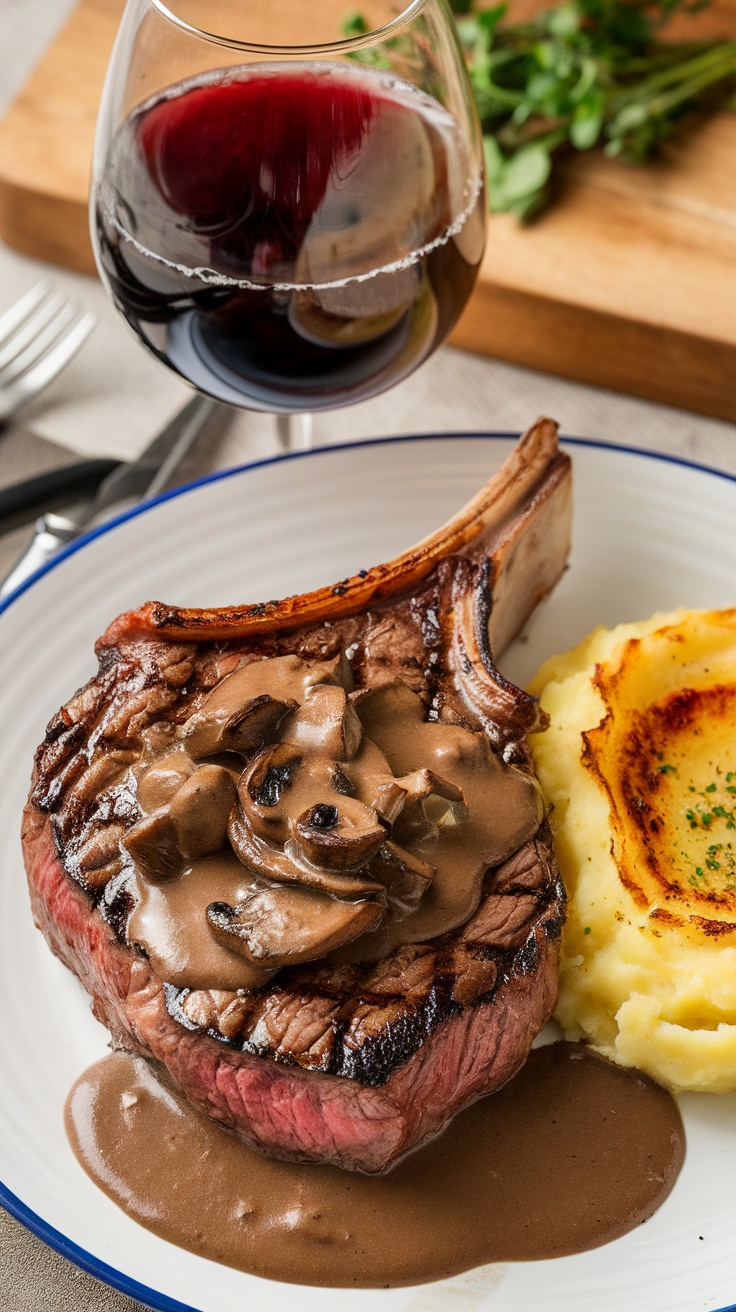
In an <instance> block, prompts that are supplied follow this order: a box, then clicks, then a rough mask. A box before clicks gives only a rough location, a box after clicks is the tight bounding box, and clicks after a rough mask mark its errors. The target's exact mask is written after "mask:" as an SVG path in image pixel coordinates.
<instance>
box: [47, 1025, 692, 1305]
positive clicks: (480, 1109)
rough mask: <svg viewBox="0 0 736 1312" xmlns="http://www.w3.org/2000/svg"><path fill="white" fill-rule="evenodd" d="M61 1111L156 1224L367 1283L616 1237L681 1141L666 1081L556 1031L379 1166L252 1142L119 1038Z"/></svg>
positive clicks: (299, 1270)
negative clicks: (260, 1147)
mask: <svg viewBox="0 0 736 1312" xmlns="http://www.w3.org/2000/svg"><path fill="white" fill-rule="evenodd" d="M66 1120H67V1132H68V1134H69V1139H70V1142H71V1145H72V1147H73V1149H74V1152H75V1153H76V1155H77V1158H78V1160H79V1161H80V1163H81V1164H82V1166H83V1167H84V1169H85V1170H86V1171H87V1173H88V1174H89V1175H90V1176H91V1177H92V1179H93V1180H94V1181H95V1182H96V1184H98V1185H99V1187H100V1188H101V1189H102V1190H104V1192H105V1193H106V1194H108V1195H109V1196H110V1197H111V1198H113V1199H114V1200H115V1202H117V1203H118V1204H119V1205H120V1206H121V1207H122V1208H123V1209H124V1210H125V1211H126V1212H127V1213H128V1214H129V1215H130V1216H133V1217H134V1218H135V1219H136V1220H137V1221H139V1222H140V1223H141V1224H142V1225H144V1226H145V1227H146V1228H147V1229H149V1230H152V1231H153V1232H154V1233H155V1234H158V1235H161V1236H162V1237H163V1238H165V1239H168V1240H170V1241H171V1242H173V1243H175V1244H178V1245H180V1246H181V1247H183V1248H187V1249H189V1250H190V1251H192V1252H195V1253H199V1254H201V1255H202V1256H203V1257H208V1258H211V1259H212V1260H214V1261H216V1262H222V1263H224V1264H226V1265H228V1266H233V1267H237V1268H239V1269H240V1270H243V1271H249V1272H252V1273H254V1274H256V1275H259V1276H267V1277H269V1278H270V1279H273V1280H288V1281H294V1282H296V1283H300V1284H314V1285H332V1286H340V1285H354V1286H363V1287H369V1288H370V1287H374V1288H380V1287H386V1286H391V1285H407V1284H414V1283H420V1282H423V1281H428V1280H438V1279H441V1278H443V1277H446V1276H451V1275H454V1274H456V1273H457V1272H460V1271H465V1270H468V1269H469V1268H471V1267H474V1266H479V1265H482V1264H485V1263H489V1262H508V1261H529V1260H532V1259H539V1258H551V1257H560V1256H563V1255H564V1254H569V1253H578V1252H582V1251H584V1250H586V1249H589V1248H594V1247H596V1246H598V1245H599V1244H603V1243H606V1242H607V1241H609V1240H611V1239H616V1238H618V1237H619V1236H620V1235H623V1234H625V1233H626V1232H627V1231H629V1230H632V1229H633V1228H634V1227H635V1226H637V1225H640V1224H641V1223H642V1222H643V1221H646V1220H647V1218H648V1217H649V1216H651V1215H652V1213H653V1212H654V1211H655V1210H656V1208H657V1207H658V1206H659V1205H660V1203H662V1202H663V1201H664V1199H665V1198H666V1197H667V1195H668V1193H669V1192H670V1190H671V1188H672V1186H673V1184H674V1182H675V1180H676V1178H677V1175H678V1172H679V1170H680V1167H681V1165H682V1162H683V1158H684V1148H685V1145H684V1134H683V1127H682V1121H681V1119H680V1114H679V1111H678V1109H677V1104H676V1102H675V1101H674V1099H673V1098H672V1096H671V1095H670V1094H669V1093H668V1092H667V1091H666V1090H665V1089H663V1088H662V1087H661V1086H660V1085H658V1084H655V1083H654V1082H653V1081H652V1080H650V1079H648V1078H647V1077H646V1076H644V1075H642V1074H640V1073H639V1072H638V1071H629V1070H625V1069H623V1068H622V1067H620V1066H614V1065H612V1064H609V1063H608V1062H607V1061H605V1060H604V1059H603V1058H600V1057H597V1056H595V1055H594V1054H593V1053H592V1052H590V1051H589V1050H588V1049H586V1048H584V1047H583V1046H582V1045H577V1044H570V1043H555V1044H552V1045H549V1046H547V1047H542V1048H537V1049H535V1050H534V1051H533V1052H532V1053H531V1054H530V1056H529V1059H528V1061H527V1063H526V1065H525V1066H524V1068H523V1069H522V1071H521V1072H520V1073H519V1074H518V1075H517V1076H516V1078H515V1079H513V1080H512V1081H511V1082H510V1083H509V1084H507V1085H506V1086H505V1087H504V1088H503V1089H502V1090H500V1092H498V1093H494V1094H491V1095H490V1096H488V1097H486V1098H482V1099H480V1101H478V1102H476V1103H474V1104H473V1105H472V1106H471V1107H467V1108H466V1109H465V1110H464V1111H463V1112H460V1114H459V1115H458V1116H456V1117H455V1119H454V1120H453V1121H452V1122H451V1123H450V1125H449V1126H447V1127H446V1129H445V1130H444V1132H443V1133H442V1134H441V1135H440V1137H439V1138H437V1139H435V1140H433V1141H432V1142H431V1143H429V1144H425V1145H424V1146H423V1147H422V1148H419V1149H418V1150H417V1151H416V1152H414V1153H412V1154H411V1155H410V1156H409V1157H407V1158H405V1159H404V1160H403V1161H401V1162H399V1163H398V1165H397V1166H395V1167H394V1168H393V1170H392V1171H391V1172H390V1173H389V1174H388V1175H384V1176H365V1175H356V1174H354V1173H353V1172H350V1171H341V1170H340V1169H339V1168H338V1167H335V1166H312V1165H295V1164H291V1163H287V1162H280V1161H275V1160H273V1159H271V1158H267V1157H262V1156H260V1155H259V1154H258V1153H257V1152H255V1151H254V1149H252V1148H249V1147H248V1146H247V1145H246V1144H244V1143H242V1142H241V1141H240V1140H238V1139H235V1138H234V1137H233V1136H232V1135H230V1134H228V1133H227V1131H225V1130H223V1129H221V1128H220V1127H219V1126H218V1125H216V1124H215V1123H214V1122H213V1121H210V1120H207V1119H206V1118H204V1117H202V1116H199V1115H198V1114H197V1112H195V1111H194V1110H193V1108H192V1107H191V1106H190V1105H189V1104H188V1103H187V1102H186V1101H185V1099H184V1098H183V1097H182V1096H181V1095H180V1094H179V1093H178V1092H176V1091H175V1090H174V1089H173V1088H172V1087H171V1086H170V1085H168V1084H166V1083H164V1082H162V1081H161V1080H159V1079H158V1078H157V1076H156V1074H154V1072H153V1070H152V1069H151V1067H150V1066H149V1064H148V1063H147V1062H145V1061H143V1060H142V1059H141V1058H135V1057H132V1056H130V1055H128V1054H126V1053H116V1054H115V1055H114V1056H111V1057H106V1058H105V1059H104V1060H103V1061H101V1062H99V1063H98V1065H96V1066H93V1067H92V1068H91V1070H89V1071H87V1072H86V1073H85V1074H84V1075H83V1076H82V1077H81V1079H80V1080H79V1081H78V1082H77V1084H76V1085H75V1087H74V1088H73V1090H72V1092H71V1094H70V1095H69V1099H68V1102H67V1111H66Z"/></svg>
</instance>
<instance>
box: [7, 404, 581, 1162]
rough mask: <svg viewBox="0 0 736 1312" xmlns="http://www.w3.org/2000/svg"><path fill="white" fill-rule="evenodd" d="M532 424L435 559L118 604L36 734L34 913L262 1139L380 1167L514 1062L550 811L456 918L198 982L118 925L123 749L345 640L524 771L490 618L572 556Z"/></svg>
mask: <svg viewBox="0 0 736 1312" xmlns="http://www.w3.org/2000/svg"><path fill="white" fill-rule="evenodd" d="M544 422H545V421H542V423H541V424H540V426H538V427H539V428H540V429H541V428H542V427H543V423H544ZM550 430H551V432H550ZM532 436H534V430H532ZM525 440H526V441H527V444H528V445H529V435H527V439H525ZM535 441H537V443H538V444H539V443H540V442H541V445H542V448H543V454H544V458H543V459H541V463H540V468H539V469H537V470H536V473H535V477H534V478H532V479H531V480H527V481H528V484H529V485H528V486H526V487H524V486H522V487H521V490H520V492H516V493H514V495H515V497H516V499H514V495H512V492H511V491H509V488H511V486H512V484H513V479H511V480H509V479H508V477H507V478H506V482H505V483H504V482H503V480H502V487H501V491H502V494H503V496H502V501H503V505H502V513H501V514H500V516H499V518H498V520H497V522H491V520H488V517H487V516H486V520H488V522H486V521H484V522H483V523H482V524H481V529H477V530H476V532H475V534H474V532H473V531H472V523H473V522H475V521H472V517H471V519H470V520H469V519H468V517H467V515H466V516H465V518H463V516H460V517H458V521H456V522H457V524H458V526H459V528H458V532H457V534H456V539H457V541H456V545H458V546H459V547H460V548H461V549H460V550H459V551H457V552H455V553H450V554H447V555H443V554H442V551H444V550H445V549H446V545H447V544H446V542H445V539H443V540H442V542H443V543H444V545H442V543H441V544H440V546H441V550H440V548H438V553H439V556H440V558H439V559H435V560H434V561H432V560H430V561H429V563H428V565H427V564H426V563H425V564H422V562H421V559H420V557H421V552H420V550H419V549H417V551H416V552H414V553H410V554H409V556H408V557H407V558H405V561H408V562H409V563H408V564H406V563H405V568H404V569H403V572H402V569H398V565H400V564H401V562H396V563H395V564H396V566H397V569H396V571H395V577H393V579H392V575H391V566H383V567H380V568H379V569H378V570H374V571H367V572H365V573H364V574H363V575H361V576H360V577H359V578H358V579H357V580H346V581H344V582H343V583H340V584H338V585H336V586H335V587H334V588H333V589H331V590H329V593H330V596H329V597H327V592H328V590H324V591H323V593H321V594H313V600H312V601H310V598H303V599H301V598H300V599H291V600H290V601H289V602H286V603H281V604H280V608H279V607H277V605H276V603H266V604H265V605H263V606H260V607H249V608H241V609H240V610H238V611H232V612H179V611H176V610H174V609H172V608H170V607H162V606H160V605H159V604H158V603H153V604H151V605H150V606H148V607H144V608H143V609H142V611H140V612H134V613H133V614H132V615H131V616H124V617H121V619H120V620H119V621H116V623H115V624H114V625H113V626H111V629H110V630H108V633H107V634H106V635H105V636H104V637H103V639H101V641H100V643H99V644H98V656H99V662H100V664H99V672H98V674H97V675H96V676H95V677H94V678H93V679H91V680H90V682H89V683H88V684H87V685H86V686H85V687H84V688H82V689H81V690H80V691H79V692H78V693H77V694H76V696H75V697H73V698H72V699H71V700H70V701H69V702H68V703H67V704H66V705H65V706H64V707H62V709H61V710H60V711H59V712H58V714H57V715H56V716H55V717H54V719H53V720H52V721H51V723H50V724H49V727H48V730H47V733H46V737H45V739H44V742H43V743H42V744H41V746H40V747H39V749H38V751H37V754H36V762H35V772H34V780H33V787H32V791H31V796H30V798H29V803H28V807H27V809H26V815H25V821H24V832H23V841H24V850H25V855H26V865H27V869H28V876H29V884H30V889H31V897H32V902H33V908H34V914H35V917H36V921H37V923H38V925H39V927H40V928H41V929H42V931H43V932H44V934H45V935H46V937H47V939H48V940H49V942H50V944H51V946H52V948H53V950H54V951H55V952H56V954H57V955H58V956H59V957H60V958H61V960H63V961H64V962H65V964H66V965H68V966H69V967H70V969H72V970H73V971H75V972H76V973H77V974H78V975H79V977H80V978H81V980H82V982H83V983H84V984H85V987H86V988H87V989H88V991H89V993H90V994H91V996H92V999H93V1009H94V1011H95V1014H96V1015H97V1016H98V1017H99V1019H101V1020H102V1021H103V1022H104V1023H105V1024H106V1025H108V1027H109V1028H110V1030H111V1032H112V1034H113V1038H114V1041H115V1042H116V1043H118V1044H121V1045H123V1046H125V1047H131V1048H133V1049H134V1050H136V1051H139V1052H141V1053H143V1054H145V1055H148V1056H152V1057H154V1058H155V1059H157V1060H159V1061H161V1062H162V1063H164V1065H165V1066H166V1067H167V1068H168V1069H169V1071H170V1072H171V1074H172V1075H173V1076H174V1078H175V1079H176V1080H177V1081H178V1082H179V1083H180V1085H181V1087H182V1088H183V1089H184V1090H185V1092H186V1093H187V1094H188V1096H189V1097H190V1098H191V1100H192V1101H193V1102H194V1103H195V1105H197V1106H198V1107H200V1108H202V1109H203V1110H205V1111H207V1113H208V1114H210V1115H212V1116H214V1117H215V1118H216V1119H218V1120H220V1121H222V1122H223V1124H225V1125H227V1126H229V1127H230V1128H233V1129H235V1130H236V1131H237V1132H238V1133H239V1134H240V1135H241V1136H242V1137H244V1138H246V1139H248V1140H250V1141H251V1142H253V1143H254V1144H256V1146H259V1147H263V1148H264V1149H265V1150H267V1151H269V1152H272V1153H274V1154H276V1155H279V1156H284V1157H292V1158H295V1159H304V1160H329V1161H334V1162H337V1163H338V1164H341V1165H347V1166H350V1167H353V1168H354V1169H359V1170H368V1171H373V1170H382V1169H385V1168H386V1167H387V1166H388V1165H390V1164H391V1162H392V1161H394V1160H395V1158H396V1157H397V1156H398V1155H399V1154H400V1153H402V1152H404V1151H406V1150H407V1149H408V1148H410V1147H412V1146H413V1145H414V1144H416V1143H418V1142H420V1141H421V1140H422V1139H423V1138H425V1137H427V1136H428V1135H429V1134H432V1133H436V1132H437V1130H439V1129H440V1128H441V1126H442V1124H443V1123H444V1121H445V1120H446V1119H447V1117H448V1115H451V1114H452V1113H453V1112H454V1111H455V1110H457V1109H458V1108H459V1107H460V1106H462V1105H464V1104H465V1103H466V1102H467V1101H469V1099H471V1098H473V1097H476V1096H478V1095H479V1094H480V1093H483V1092H487V1091H488V1090H489V1089H491V1088H495V1087H498V1085H500V1084H501V1083H503V1082H504V1081H505V1080H506V1079H508V1078H510V1076H511V1075H513V1074H514V1072H515V1071H516V1070H517V1069H518V1068H519V1066H520V1065H521V1064H522V1062H523V1060H524V1059H525V1057H526V1053H527V1051H528V1048H529V1046H530V1043H531V1041H532V1039H533V1037H534V1034H535V1033H536V1032H537V1031H538V1029H539V1028H540V1027H541V1025H542V1024H543V1023H544V1021H545V1020H546V1019H547V1017H548V1015H549V1014H550V1011H551V1009H552V1006H553V1005H554V1000H555V996H556V963H557V938H558V936H559V932H560V928H561V924H562V918H563V904H564V893H563V890H562V887H561V884H560V881H559V877H558V874H557V870H556V865H555V861H554V856H553V853H552V848H551V843H550V838H549V832H548V830H547V827H546V825H543V826H542V828H541V829H540V830H539V832H538V833H537V835H536V838H535V839H534V840H533V841H532V842H530V843H527V844H526V845H525V846H524V847H523V848H522V849H521V850H520V851H519V852H517V853H516V854H514V855H513V856H512V858H511V859H510V860H507V861H506V862H505V863H504V864H503V865H502V866H500V867H499V868H497V869H496V870H489V871H488V872H487V874H486V877H485V881H484V885H483V891H482V896H481V900H480V904H479V906H478V908H477V910H476V912H475V913H474V914H473V915H472V916H471V918H470V919H469V920H468V921H467V922H466V923H465V924H464V925H463V926H461V927H460V928H459V929H456V930H454V931H453V932H451V933H448V934H445V935H443V936H441V937H439V938H435V939H433V940H431V941H429V942H425V943H414V944H404V945H403V946H400V947H399V948H397V949H395V950H394V951H392V952H391V953H389V954H388V955H387V956H385V957H384V958H382V959H381V960H380V961H378V962H363V963H360V964H351V965H340V966H336V965H330V964H329V962H328V961H325V962H322V963H316V964H312V965H309V966H302V967H301V968H292V969H287V970H282V971H281V972H280V973H279V974H278V975H277V976H276V978H275V979H273V980H272V981H271V983H270V984H268V985H267V986H266V987H264V988H262V989H260V990H258V991H256V992H253V993H247V992H245V991H239V992H227V991H224V990H212V989H210V990H196V991H191V990H187V989H177V988H175V987H173V986H172V985H169V984H167V982H166V981H165V980H161V979H159V978H158V977H157V975H156V974H155V972H154V971H153V969H152V967H151V965H150V963H149V962H148V960H147V958H146V956H145V954H143V953H142V951H141V950H140V949H137V948H136V946H135V944H130V943H128V941H127V939H126V934H125V930H126V924H127V919H128V913H129V911H130V909H131V894H130V885H129V880H128V878H127V873H126V862H125V854H124V851H121V847H120V839H121V838H122V837H123V836H124V834H125V833H126V831H127V830H128V829H129V828H130V826H131V825H132V824H134V823H135V822H136V821H137V820H138V819H139V818H140V815H141V811H140V809H139V807H138V803H137V799H136V795H135V792H134V790H133V789H132V788H131V787H130V785H129V782H128V779H129V776H128V774H127V773H126V772H127V771H128V767H129V766H130V765H131V764H132V763H133V762H135V761H136V760H137V759H138V757H139V756H140V753H141V751H142V748H143V737H142V735H143V734H144V733H145V732H146V731H150V730H152V729H154V730H155V727H156V726H157V725H161V724H162V723H168V724H170V725H180V724H182V723H183V722H184V721H185V720H187V719H188V718H189V717H190V716H191V715H192V714H193V713H194V712H195V711H197V709H198V708H199V706H200V705H201V703H202V702H203V700H204V698H205V696H206V695H207V693H208V692H209V691H210V690H211V689H212V688H214V687H215V686H216V685H217V684H218V683H219V682H220V681H221V680H222V679H223V678H225V677H226V676H227V675H228V674H230V673H232V672H233V670H235V669H236V668H238V667H240V666H241V665H243V664H246V663H249V662H251V661H257V660H262V659H263V658H264V657H272V656H281V655H288V654H296V655H298V656H300V657H301V658H303V659H305V660H327V659H330V658H332V657H333V656H336V655H338V654H339V653H340V652H346V653H347V654H348V656H349V659H350V662H351V668H352V674H353V678H354V681H355V685H356V688H358V689H361V688H376V687H379V686H381V685H382V684H388V683H395V682H397V681H399V682H403V683H406V684H407V685H408V686H409V687H411V688H412V690H413V691H415V692H417V693H418V694H419V695H420V696H421V698H422V700H423V702H424V705H425V707H426V715H427V718H428V719H430V720H432V719H435V720H443V721H449V722H451V723H456V724H460V725H462V726H464V727H466V728H469V729H472V730H476V731H477V730H478V729H479V728H481V727H482V728H483V729H484V730H485V731H486V733H487V734H488V735H489V738H490V740H491V743H492V744H493V746H494V749H495V750H496V751H497V752H499V753H500V754H502V755H503V756H504V759H505V760H506V761H508V762H512V761H513V762H514V763H515V764H518V765H520V766H521V767H522V768H524V769H527V770H529V771H531V769H532V766H531V760H530V756H529V753H528V749H527V747H526V742H525V734H526V731H527V730H528V729H529V728H530V727H532V726H533V725H534V724H535V723H536V722H537V715H538V711H537V707H536V703H535V702H534V700H533V699H531V698H529V697H528V696H526V694H524V693H521V692H520V691H519V690H518V689H516V688H514V687H513V685H510V684H508V683H507V682H506V681H505V680H504V679H503V678H502V677H501V676H500V675H499V674H498V671H497V670H496V668H495V665H494V663H493V660H492V657H491V652H490V647H489V637H488V634H489V623H488V621H489V614H488V608H489V606H490V605H491V602H492V603H493V611H492V614H491V617H490V621H491V622H490V629H491V633H493V631H494V625H495V630H496V632H497V633H498V636H499V639H500V640H501V641H502V642H503V641H505V640H506V639H508V638H509V637H510V636H512V634H513V631H514V628H515V627H518V624H519V623H520V622H522V621H523V619H524V618H525V617H526V614H528V613H529V611H530V610H531V609H532V607H533V606H534V604H536V601H538V600H539V599H540V597H541V595H543V593H544V592H545V591H547V590H548V589H549V587H550V586H552V583H553V582H554V581H555V579H556V577H557V576H558V574H559V572H560V570H561V568H562V566H563V564H564V558H565V554H566V543H567V536H566V534H567V528H566V515H567V511H568V508H569V468H568V463H569V462H567V461H566V458H565V457H562V456H560V455H559V453H557V451H556V443H555V441H554V429H553V426H551V425H549V424H548V423H547V427H546V429H544V431H543V432H541V433H537V435H536V438H535ZM532 454H534V452H533V453H532ZM502 473H503V471H502ZM512 491H513V489H512ZM503 497H505V498H506V500H505V501H504V500H503ZM484 513H485V512H484ZM545 519H546V520H548V521H550V522H552V521H553V520H554V521H555V522H556V521H558V520H560V519H561V520H562V521H564V523H563V529H562V531H561V532H559V534H558V545H557V547H556V548H555V550H554V552H552V554H551V555H550V553H549V552H547V553H546V554H545V552H544V548H543V547H541V548H540V545H539V533H540V523H541V526H542V528H543V527H544V523H545ZM527 521H529V522H530V523H531V528H532V529H533V532H532V534H531V537H532V538H533V537H534V534H535V533H536V536H537V542H536V545H535V544H533V545H532V547H531V548H530V547H529V540H530V534H529V532H527V531H526V525H527ZM481 530H482V531H481ZM491 530H492V532H491ZM440 536H441V535H440ZM449 540H452V541H453V542H455V539H452V535H450V539H449ZM428 541H431V540H428ZM467 543H470V544H471V545H470V547H467V546H466V545H465V544H467ZM402 559H404V558H402ZM417 561H418V562H419V563H418V564H417ZM529 561H531V573H530V577H529V578H528V579H527V593H528V595H527V596H526V598H525V599H523V598H522V599H520V597H519V589H520V588H522V586H523V582H524V581H523V579H521V578H520V577H519V570H520V563H519V562H521V566H524V567H525V568H529V566H528V562H529ZM540 562H541V563H540ZM366 579H367V580H368V583H367V584H366V582H365V580H366ZM405 584H407V585H410V586H402V585H405ZM514 584H515V585H516V589H517V591H516V592H514V588H513V585H514ZM369 585H370V588H369V593H370V595H369V600H370V604H369V605H367V606H364V608H363V609H359V603H360V599H361V598H362V597H364V595H365V590H366V587H367V586H369ZM356 598H357V600H356ZM300 607H301V609H300ZM310 615H311V616H313V619H312V622H311V623H310V622H309V619H310ZM298 618H301V619H302V621H303V622H302V623H301V624H299V623H297V622H296V621H297V619H298ZM279 620H281V622H279ZM188 639H191V640H188Z"/></svg>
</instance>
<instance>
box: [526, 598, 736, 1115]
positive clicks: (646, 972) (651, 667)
mask: <svg viewBox="0 0 736 1312" xmlns="http://www.w3.org/2000/svg"><path fill="white" fill-rule="evenodd" d="M531 691H532V692H534V693H536V694H537V695H538V696H541V700H542V706H543V708H544V709H545V710H546V711H547V713H548V714H549V717H550V726H549V729H548V730H547V731H546V732H544V733H541V734H536V735H535V736H534V738H533V739H532V748H533V751H534V758H535V761H536V764H537V770H538V772H539V777H540V780H541V784H542V787H543V789H544V792H545V794H546V796H547V800H548V802H549V803H550V805H551V806H552V808H553V809H552V814H551V824H552V827H553V831H554V835H555V843H556V848H557V854H558V858H559V862H560V867H561V870H562V874H563V877H564V879H565V882H566V885H567V890H568V894H569V897H570V903H569V908H568V912H569V917H568V923H567V926H566V929H565V931H564V936H563V945H562V959H561V975H560V1000H559V1005H558V1010H557V1019H558V1020H559V1022H560V1024H561V1026H562V1028H563V1030H564V1031H565V1033H566V1035H567V1036H568V1037H573V1038H586V1039H588V1040H589V1041H590V1042H591V1043H592V1044H593V1045H594V1046H595V1047H596V1048H598V1049H599V1050H600V1051H601V1052H603V1053H605V1055H606V1056H608V1057H610V1058H612V1059H613V1060H615V1061H618V1062H621V1063H623V1064H625V1065H630V1066H638V1067H640V1069H642V1070H644V1071H647V1072H649V1073H650V1074H651V1075H653V1076H654V1077H655V1079H659V1080H662V1081H663V1082H664V1083H666V1084H669V1085H671V1086H672V1087H674V1088H676V1089H700V1090H710V1091H711V1092H714V1093H725V1092H728V1091H731V1090H734V1089H736V609H735V610H727V611H700V612H697V611H696V612H693V611H680V612H675V613H673V614H670V615H655V616H654V617H653V618H652V619H651V620H647V621H645V622H643V623H641V624H624V625H620V626H619V627H618V628H616V629H613V630H611V631H608V630H605V629H598V630H596V631H595V632H594V633H592V634H591V635H590V636H589V637H588V638H586V639H585V641H584V642H582V643H581V644H580V646H578V647H576V648H575V649H574V650H573V651H570V652H567V653H565V654H564V655H561V656H554V657H552V658H551V659H550V660H548V661H547V662H546V663H545V664H544V665H543V666H542V668H541V670H540V671H539V673H538V674H537V675H536V677H535V679H534V682H533V683H532V685H531Z"/></svg>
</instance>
